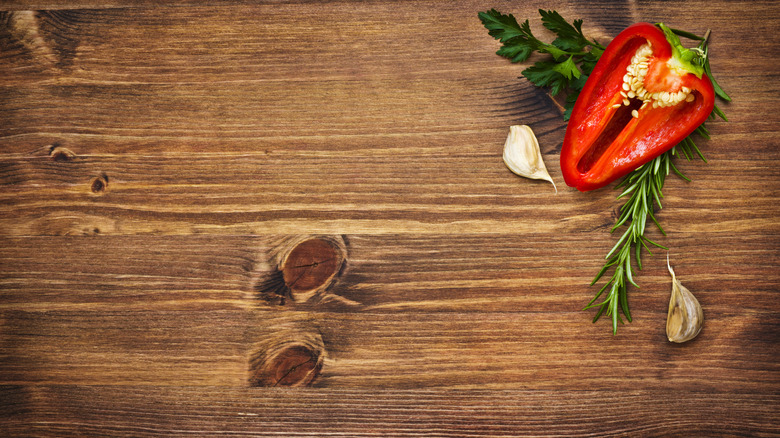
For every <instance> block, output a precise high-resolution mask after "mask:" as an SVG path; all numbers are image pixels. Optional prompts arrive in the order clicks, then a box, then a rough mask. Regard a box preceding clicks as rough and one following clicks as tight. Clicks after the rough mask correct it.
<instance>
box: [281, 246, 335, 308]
mask: <svg viewBox="0 0 780 438" xmlns="http://www.w3.org/2000/svg"><path fill="white" fill-rule="evenodd" d="M343 261H344V257H343V254H342V253H341V252H340V251H339V249H338V248H336V247H335V246H334V243H331V242H330V241H328V240H325V239H322V238H313V239H309V240H305V241H303V242H301V243H299V244H298V245H297V246H295V247H294V248H293V249H292V251H290V252H289V254H287V257H285V259H284V261H283V262H282V267H281V271H282V276H283V278H284V284H285V286H287V288H288V289H289V291H290V294H291V295H292V298H293V299H294V300H296V301H307V300H308V299H309V298H311V297H312V295H314V294H315V293H316V292H317V290H318V289H320V288H322V287H325V286H327V285H328V284H329V283H330V281H331V280H333V278H334V277H335V276H336V274H337V273H338V272H339V270H340V269H341V264H342V263H343Z"/></svg>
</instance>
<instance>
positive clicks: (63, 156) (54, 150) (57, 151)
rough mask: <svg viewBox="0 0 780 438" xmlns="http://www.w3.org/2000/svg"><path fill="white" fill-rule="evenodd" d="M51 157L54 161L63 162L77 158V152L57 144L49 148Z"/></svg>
mask: <svg viewBox="0 0 780 438" xmlns="http://www.w3.org/2000/svg"><path fill="white" fill-rule="evenodd" d="M49 158H51V160H52V161H56V162H58V163H62V162H67V161H72V160H73V159H74V158H76V154H75V153H74V152H73V151H71V150H70V149H68V148H66V147H62V146H60V145H57V144H55V145H52V147H51V148H49Z"/></svg>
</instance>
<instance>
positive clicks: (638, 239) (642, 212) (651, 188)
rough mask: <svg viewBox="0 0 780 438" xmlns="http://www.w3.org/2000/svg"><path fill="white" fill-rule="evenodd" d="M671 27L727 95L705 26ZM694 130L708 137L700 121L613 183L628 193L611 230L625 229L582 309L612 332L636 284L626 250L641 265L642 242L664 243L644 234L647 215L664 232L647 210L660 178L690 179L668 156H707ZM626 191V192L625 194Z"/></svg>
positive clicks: (656, 201)
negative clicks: (606, 321) (691, 42)
mask: <svg viewBox="0 0 780 438" xmlns="http://www.w3.org/2000/svg"><path fill="white" fill-rule="evenodd" d="M672 31H673V32H674V33H675V34H677V35H680V36H684V37H686V38H691V39H695V40H699V41H700V43H699V45H698V47H696V49H695V50H696V51H697V52H698V54H699V56H698V62H701V65H702V66H703V67H704V71H705V73H706V74H707V76H708V77H709V78H710V80H711V81H712V84H713V86H714V89H715V94H716V95H717V96H718V98H720V99H722V100H725V101H727V102H729V101H731V98H730V97H729V96H728V94H726V92H725V91H723V89H722V88H721V87H720V86H719V85H718V83H717V82H716V81H715V78H713V77H712V73H711V71H710V61H709V58H708V56H707V55H708V49H707V43H708V40H709V34H710V32H709V31H707V34H706V35H705V37H704V38H701V37H697V36H696V35H693V34H690V33H688V32H684V31H679V30H676V29H672ZM715 116H718V117H720V118H722V119H723V120H726V115H725V114H724V113H723V111H722V110H721V109H720V108H718V106H717V105H715V108H714V109H713V111H712V114H711V115H710V118H715ZM696 135H698V136H700V137H702V138H705V139H709V138H710V135H709V131H708V130H707V127H706V126H705V125H704V124H703V123H702V124H701V125H700V126H699V127H697V128H696V129H695V130H694V131H693V133H691V135H689V136H688V137H686V138H684V139H683V141H681V142H680V143H678V144H677V145H676V146H674V147H673V148H672V149H670V150H668V151H666V152H665V153H663V154H661V155H659V156H658V157H656V158H655V159H653V160H652V161H650V162H648V163H646V164H644V165H642V166H640V167H638V168H637V169H635V170H634V171H632V172H631V173H629V174H628V175H627V176H626V177H625V178H624V179H623V181H622V182H620V183H619V184H618V185H617V186H616V187H615V188H616V189H622V190H623V191H622V192H621V193H620V195H618V197H617V199H622V198H624V197H626V196H628V200H627V201H626V202H625V203H624V204H623V206H622V207H620V216H619V217H618V219H617V221H616V222H615V226H614V227H613V228H612V231H611V232H615V230H617V229H618V228H620V227H622V226H623V225H626V227H627V228H626V230H625V232H624V233H623V235H622V236H621V237H620V238H619V239H618V241H617V243H616V244H615V246H614V247H612V249H611V250H610V251H609V253H607V256H606V257H605V259H606V260H607V261H606V263H605V264H604V266H603V267H602V268H601V270H600V271H599V273H598V274H597V275H596V277H595V278H594V279H593V281H592V282H591V283H590V284H591V286H593V285H595V284H596V282H598V281H599V280H600V279H601V278H602V277H603V276H604V274H605V273H606V272H607V271H608V270H609V269H610V268H612V267H614V269H615V270H614V272H613V273H612V277H611V278H610V279H609V281H608V282H607V283H606V284H604V286H602V288H601V289H600V290H599V292H598V293H597V294H596V296H595V297H593V299H591V300H590V302H589V303H588V305H587V306H585V309H591V308H597V309H598V311H597V312H596V316H595V317H594V318H593V322H596V321H598V319H599V318H600V317H601V315H602V314H605V313H606V315H607V316H610V317H611V318H612V333H613V334H615V333H617V327H618V323H623V319H622V318H621V317H620V312H621V311H622V312H623V315H625V317H626V319H627V320H628V321H629V322H631V312H630V311H629V307H628V285H629V284H631V285H633V286H634V287H636V288H639V285H637V283H636V282H635V281H634V275H635V274H636V272H635V271H634V269H633V265H632V261H631V259H632V256H633V257H634V258H636V267H637V269H639V270H641V269H642V258H641V257H642V248H644V249H645V250H647V252H648V253H649V254H651V255H652V253H651V252H650V247H649V246H648V244H650V245H653V246H656V247H658V248H662V249H668V248H667V247H665V246H663V245H661V244H658V243H656V242H653V241H652V240H650V239H648V238H647V237H646V236H645V227H646V225H647V219H648V218H650V220H651V221H652V222H653V223H654V224H655V225H656V227H658V230H659V231H660V232H661V234H663V235H664V236H665V235H666V232H665V231H664V229H663V228H662V227H661V224H660V223H659V222H658V220H657V219H656V217H655V214H654V212H653V210H654V208H655V206H658V209H659V210H660V209H661V208H663V207H662V205H661V199H662V198H663V193H662V192H661V190H662V189H663V186H664V182H665V181H666V177H667V176H668V175H669V173H670V171H671V172H674V173H675V174H676V175H677V176H679V177H680V178H682V179H684V180H686V181H690V179H689V178H688V177H686V176H685V175H683V174H682V172H680V171H679V170H678V169H677V167H675V165H674V162H673V158H674V157H675V156H677V155H678V154H679V153H682V154H683V155H685V157H686V158H687V159H688V161H690V160H692V159H693V157H694V153H695V154H696V155H697V156H698V157H699V158H701V159H702V161H704V162H705V163H706V162H707V160H706V159H705V158H704V155H703V154H702V153H701V150H699V148H698V147H697V146H696V143H695V142H694V141H693V137H694V136H696ZM629 195H630V196H629ZM606 290H609V292H608V293H607V296H606V298H605V299H604V301H602V302H600V303H596V300H597V299H598V298H599V297H601V296H602V295H603V294H604V292H605V291H606Z"/></svg>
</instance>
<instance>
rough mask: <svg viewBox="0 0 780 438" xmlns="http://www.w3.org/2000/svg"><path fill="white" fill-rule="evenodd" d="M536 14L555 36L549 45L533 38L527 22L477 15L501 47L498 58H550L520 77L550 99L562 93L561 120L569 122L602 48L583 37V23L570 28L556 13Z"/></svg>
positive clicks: (494, 13)
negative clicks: (546, 92) (545, 90)
mask: <svg viewBox="0 0 780 438" xmlns="http://www.w3.org/2000/svg"><path fill="white" fill-rule="evenodd" d="M539 14H540V15H541V16H542V24H543V25H544V27H546V28H547V29H549V30H551V31H552V32H554V33H555V34H556V35H557V38H555V40H553V41H552V43H545V42H544V41H541V40H540V39H538V38H537V37H536V36H534V34H533V33H532V32H531V26H530V25H529V23H528V20H525V21H524V22H523V23H522V24H518V22H517V20H516V19H515V17H514V16H513V15H512V14H508V15H504V14H502V13H500V12H498V11H496V10H495V9H491V10H489V11H487V12H480V13H479V14H478V15H479V18H480V20H482V24H483V25H484V26H485V27H486V28H487V29H488V34H489V35H490V36H492V37H493V38H495V39H497V40H499V41H501V43H502V45H501V48H499V49H498V51H497V52H496V54H497V55H500V56H503V57H505V58H508V59H510V60H511V61H512V62H523V61H525V60H527V59H528V58H529V57H530V56H531V54H532V53H534V52H538V53H543V54H548V55H550V57H549V59H545V60H540V61H537V62H535V63H534V64H533V65H532V66H530V67H528V68H526V69H525V70H523V71H522V72H521V74H522V75H523V76H525V78H526V79H528V80H529V81H531V83H533V84H534V85H536V86H538V87H549V88H550V94H551V95H553V96H557V95H558V94H559V93H560V92H562V91H565V92H566V93H567V95H566V103H565V104H564V109H565V111H564V115H563V118H564V120H568V119H569V116H570V115H571V110H572V108H573V107H574V101H575V100H576V99H577V96H578V95H579V92H580V91H581V90H582V87H583V86H585V81H586V80H587V79H588V75H589V74H590V73H591V72H592V71H593V68H594V67H595V66H596V62H597V61H598V60H599V58H600V57H601V54H602V53H604V46H602V45H601V44H599V43H598V42H597V41H596V40H593V39H588V38H587V37H586V36H585V34H583V32H582V20H574V24H569V23H568V22H567V21H566V20H565V19H564V18H563V17H561V15H560V14H559V13H558V12H556V11H545V10H543V9H539Z"/></svg>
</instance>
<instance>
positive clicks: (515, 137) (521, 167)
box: [504, 125, 558, 193]
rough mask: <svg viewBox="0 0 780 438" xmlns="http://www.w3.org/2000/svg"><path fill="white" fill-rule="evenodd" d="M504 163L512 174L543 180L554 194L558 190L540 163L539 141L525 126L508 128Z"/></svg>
mask: <svg viewBox="0 0 780 438" xmlns="http://www.w3.org/2000/svg"><path fill="white" fill-rule="evenodd" d="M504 163H505V164H506V167H508V168H509V170H511V171H512V172H513V173H515V174H517V175H520V176H523V177H526V178H531V179H543V180H545V181H549V182H551V183H552V185H553V188H554V189H555V193H558V188H557V187H555V182H554V181H553V180H552V178H551V177H550V174H549V173H547V168H546V167H545V166H544V161H542V152H541V150H540V149H539V141H538V140H537V139H536V136H535V135H534V132H533V131H532V130H531V127H530V126H527V125H513V126H510V127H509V135H508V136H507V138H506V143H504Z"/></svg>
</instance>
